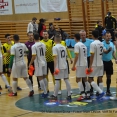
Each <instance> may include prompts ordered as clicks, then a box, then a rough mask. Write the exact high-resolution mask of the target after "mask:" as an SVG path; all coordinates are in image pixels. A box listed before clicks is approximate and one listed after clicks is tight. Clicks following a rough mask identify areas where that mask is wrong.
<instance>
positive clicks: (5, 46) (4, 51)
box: [2, 41, 14, 64]
mask: <svg viewBox="0 0 117 117" xmlns="http://www.w3.org/2000/svg"><path fill="white" fill-rule="evenodd" d="M13 44H14V42H13V41H11V44H8V43H4V44H3V46H2V54H3V56H5V58H4V59H3V64H9V63H10V53H9V52H8V51H10V49H11V46H12V45H13Z"/></svg>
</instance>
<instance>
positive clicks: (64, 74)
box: [51, 34, 71, 100]
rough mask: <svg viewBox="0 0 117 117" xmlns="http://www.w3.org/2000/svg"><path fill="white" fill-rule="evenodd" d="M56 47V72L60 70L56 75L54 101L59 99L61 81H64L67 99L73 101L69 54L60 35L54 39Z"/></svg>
mask: <svg viewBox="0 0 117 117" xmlns="http://www.w3.org/2000/svg"><path fill="white" fill-rule="evenodd" d="M54 41H55V43H56V45H55V46H54V47H53V57H54V70H55V72H56V70H57V69H58V70H59V73H58V74H55V90H54V94H53V95H52V96H51V98H52V99H57V95H58V91H59V88H60V80H61V79H64V81H65V84H66V88H67V92H68V96H67V99H68V100H71V92H70V91H71V86H70V83H69V79H68V77H69V76H68V68H67V67H68V66H67V62H66V57H67V52H66V48H65V47H64V46H63V45H61V44H60V42H61V37H60V35H59V34H57V35H55V39H54Z"/></svg>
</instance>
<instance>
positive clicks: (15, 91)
mask: <svg viewBox="0 0 117 117" xmlns="http://www.w3.org/2000/svg"><path fill="white" fill-rule="evenodd" d="M12 85H13V93H17V81H13V83H12Z"/></svg>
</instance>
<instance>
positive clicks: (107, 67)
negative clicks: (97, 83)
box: [103, 61, 113, 75]
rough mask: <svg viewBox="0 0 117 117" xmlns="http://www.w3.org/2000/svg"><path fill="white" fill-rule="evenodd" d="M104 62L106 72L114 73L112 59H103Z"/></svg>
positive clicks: (108, 73)
mask: <svg viewBox="0 0 117 117" xmlns="http://www.w3.org/2000/svg"><path fill="white" fill-rule="evenodd" d="M103 63H104V72H106V74H107V75H113V63H112V61H103Z"/></svg>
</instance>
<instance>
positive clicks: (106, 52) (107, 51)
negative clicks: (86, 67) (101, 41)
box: [103, 47, 112, 54]
mask: <svg viewBox="0 0 117 117" xmlns="http://www.w3.org/2000/svg"><path fill="white" fill-rule="evenodd" d="M111 50H112V48H111V47H109V49H108V50H106V48H104V50H103V53H105V54H108V53H109V52H110V51H111Z"/></svg>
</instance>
